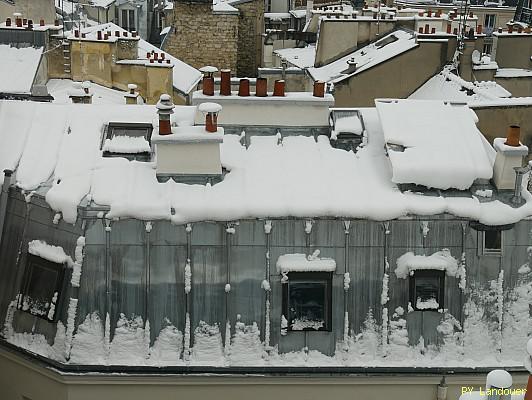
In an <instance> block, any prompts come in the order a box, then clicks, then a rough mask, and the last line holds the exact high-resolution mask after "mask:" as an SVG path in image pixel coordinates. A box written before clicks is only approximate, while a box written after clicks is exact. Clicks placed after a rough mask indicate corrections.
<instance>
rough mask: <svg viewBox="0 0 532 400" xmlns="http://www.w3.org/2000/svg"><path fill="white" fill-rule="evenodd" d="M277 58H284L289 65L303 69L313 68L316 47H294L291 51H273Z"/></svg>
mask: <svg viewBox="0 0 532 400" xmlns="http://www.w3.org/2000/svg"><path fill="white" fill-rule="evenodd" d="M274 53H275V54H277V55H278V56H279V57H281V58H284V59H285V60H286V61H288V62H289V63H290V64H292V65H294V66H296V67H298V68H301V69H304V68H310V67H313V66H314V60H315V59H316V46H314V45H312V46H307V47H295V48H291V49H279V50H275V51H274Z"/></svg>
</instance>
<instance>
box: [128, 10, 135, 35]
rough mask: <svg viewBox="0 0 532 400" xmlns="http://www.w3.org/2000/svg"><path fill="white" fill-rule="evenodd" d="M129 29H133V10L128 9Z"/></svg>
mask: <svg viewBox="0 0 532 400" xmlns="http://www.w3.org/2000/svg"><path fill="white" fill-rule="evenodd" d="M129 30H130V31H134V30H135V11H133V10H129Z"/></svg>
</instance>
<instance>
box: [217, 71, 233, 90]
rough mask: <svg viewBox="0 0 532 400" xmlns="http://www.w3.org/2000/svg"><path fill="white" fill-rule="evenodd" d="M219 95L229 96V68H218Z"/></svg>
mask: <svg viewBox="0 0 532 400" xmlns="http://www.w3.org/2000/svg"><path fill="white" fill-rule="evenodd" d="M220 77H221V81H220V95H222V96H231V70H230V69H222V70H220Z"/></svg>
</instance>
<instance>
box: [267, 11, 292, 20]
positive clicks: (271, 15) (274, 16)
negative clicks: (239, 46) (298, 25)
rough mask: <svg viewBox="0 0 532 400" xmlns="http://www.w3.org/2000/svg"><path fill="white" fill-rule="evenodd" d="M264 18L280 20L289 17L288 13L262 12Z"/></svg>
mask: <svg viewBox="0 0 532 400" xmlns="http://www.w3.org/2000/svg"><path fill="white" fill-rule="evenodd" d="M264 18H266V19H269V20H270V21H282V20H283V19H290V13H284V12H267V13H264Z"/></svg>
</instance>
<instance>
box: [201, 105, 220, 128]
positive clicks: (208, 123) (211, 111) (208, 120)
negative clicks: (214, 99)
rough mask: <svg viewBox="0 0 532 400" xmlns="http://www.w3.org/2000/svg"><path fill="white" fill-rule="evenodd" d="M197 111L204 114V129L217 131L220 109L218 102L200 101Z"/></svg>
mask: <svg viewBox="0 0 532 400" xmlns="http://www.w3.org/2000/svg"><path fill="white" fill-rule="evenodd" d="M198 111H200V112H201V113H203V114H204V115H205V130H206V131H207V132H211V133H215V132H218V114H219V113H220V111H222V106H221V105H220V104H218V103H201V104H200V105H199V106H198Z"/></svg>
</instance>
